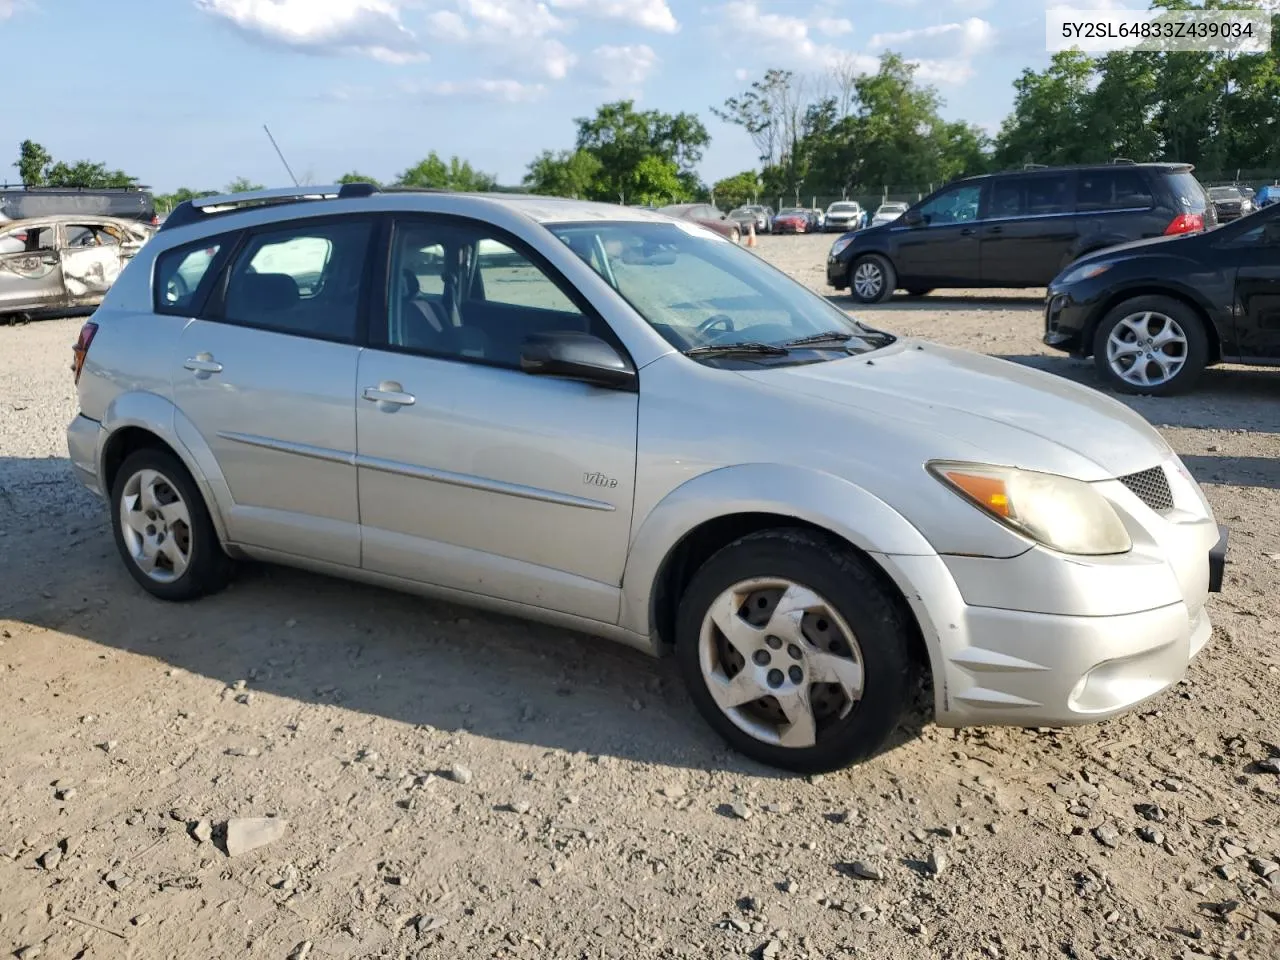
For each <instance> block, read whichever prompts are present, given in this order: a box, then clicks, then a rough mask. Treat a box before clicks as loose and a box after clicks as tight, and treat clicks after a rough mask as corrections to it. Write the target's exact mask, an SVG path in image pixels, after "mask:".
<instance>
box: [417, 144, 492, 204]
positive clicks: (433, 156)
mask: <svg viewBox="0 0 1280 960" xmlns="http://www.w3.org/2000/svg"><path fill="white" fill-rule="evenodd" d="M396 182H397V183H398V184H399V185H400V186H403V187H429V188H431V189H435V190H457V191H462V192H470V193H475V192H481V193H483V192H485V191H488V190H492V189H493V188H494V187H495V186H496V185H497V183H498V179H497V177H494V176H492V175H491V174H488V173H482V172H480V171H478V170H476V169H474V168H473V167H472V166H471V164H470V163H469V162H468V161H466V160H461V159H459V158H458V157H456V156H455V157H450V158H449V160H448V162H447V163H446V162H445V161H444V160H442V159H441V158H440V156H439V154H437V153H436V152H435V151H434V150H432V151H431V153H429V154H428V155H427V156H426V157H425V158H424V159H422V160H420V161H419V162H418V163H417V164H415V165H414V166H412V167H410V168H409V169H408V170H405V171H404V172H403V173H401V174H400V176H399V177H398V178H397V180H396Z"/></svg>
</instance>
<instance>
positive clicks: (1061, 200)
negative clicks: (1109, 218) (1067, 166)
mask: <svg viewBox="0 0 1280 960" xmlns="http://www.w3.org/2000/svg"><path fill="white" fill-rule="evenodd" d="M980 235H981V238H982V241H981V243H982V253H981V257H982V282H983V283H984V284H991V285H994V286H1005V287H1044V286H1048V284H1049V281H1050V280H1052V279H1053V278H1054V277H1056V276H1057V275H1058V273H1059V271H1061V269H1062V268H1063V267H1064V266H1065V265H1066V264H1067V263H1068V262H1069V261H1070V260H1071V257H1072V254H1073V251H1074V248H1075V244H1076V214H1075V173H1074V172H1072V171H1059V172H1054V173H1039V174H1034V175H1029V176H1014V177H994V178H993V179H992V182H991V196H990V198H989V200H988V204H987V216H986V220H985V221H984V222H983V224H982V229H981V234H980Z"/></svg>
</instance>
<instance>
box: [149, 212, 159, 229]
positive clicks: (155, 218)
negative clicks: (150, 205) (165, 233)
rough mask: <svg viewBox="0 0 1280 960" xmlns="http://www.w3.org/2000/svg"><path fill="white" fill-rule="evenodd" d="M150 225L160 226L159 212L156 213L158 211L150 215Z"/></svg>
mask: <svg viewBox="0 0 1280 960" xmlns="http://www.w3.org/2000/svg"><path fill="white" fill-rule="evenodd" d="M151 225H152V226H153V227H158V226H160V214H158V213H153V214H152V215H151Z"/></svg>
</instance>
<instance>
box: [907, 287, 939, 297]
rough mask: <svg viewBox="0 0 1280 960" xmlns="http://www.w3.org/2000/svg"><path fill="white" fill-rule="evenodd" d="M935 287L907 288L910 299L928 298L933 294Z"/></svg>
mask: <svg viewBox="0 0 1280 960" xmlns="http://www.w3.org/2000/svg"><path fill="white" fill-rule="evenodd" d="M933 291H934V288H933V287H907V296H908V297H927V296H928V295H929V294H931V293H933Z"/></svg>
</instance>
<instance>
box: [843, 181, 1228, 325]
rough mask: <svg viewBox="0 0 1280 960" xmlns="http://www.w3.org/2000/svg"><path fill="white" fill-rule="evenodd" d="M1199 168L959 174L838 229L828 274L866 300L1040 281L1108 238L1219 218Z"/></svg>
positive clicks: (1200, 225) (1188, 229) (1198, 226)
mask: <svg viewBox="0 0 1280 960" xmlns="http://www.w3.org/2000/svg"><path fill="white" fill-rule="evenodd" d="M1193 169H1194V168H1193V167H1192V166H1191V165H1190V164H1187V163H1130V162H1116V163H1108V164H1098V165H1092V166H1073V167H1032V168H1028V169H1025V170H1018V171H1011V172H1006V173H992V174H984V175H982V176H977V177H967V178H965V179H963V180H957V181H954V182H953V183H949V184H947V185H946V186H945V187H943V188H942V189H940V190H937V191H935V192H934V193H932V194H930V195H929V196H927V197H925V198H924V199H923V200H921V201H920V202H918V203H916V204H915V205H914V206H912V207H910V208H909V209H908V210H907V212H906V213H904V214H903V215H902V216H901V217H899V218H898V219H897V220H894V221H893V222H892V223H886V224H883V225H881V226H879V227H872V228H870V229H867V230H861V231H859V232H857V233H847V234H845V235H844V236H842V237H841V238H840V239H839V240H837V241H836V242H835V243H834V244H833V245H832V247H831V252H830V253H829V254H828V256H827V283H828V284H829V285H830V286H832V287H834V288H835V289H837V290H844V289H846V288H847V289H848V290H849V292H850V295H851V296H852V297H853V299H855V300H857V301H859V302H860V303H880V302H882V301H884V300H888V299H889V297H891V296H892V295H893V292H894V290H897V289H903V290H906V291H907V293H908V294H910V295H911V296H923V295H924V294H926V293H929V292H930V291H931V290H935V289H937V288H938V287H969V288H973V287H1015V288H1021V287H1043V286H1046V285H1047V284H1048V283H1049V281H1050V280H1052V279H1053V278H1054V277H1056V276H1057V275H1058V274H1059V273H1060V272H1061V271H1062V268H1063V267H1065V266H1066V265H1067V264H1069V263H1070V262H1071V261H1073V260H1075V259H1076V258H1077V257H1080V256H1083V255H1084V254H1086V253H1091V252H1093V251H1095V250H1100V249H1102V248H1103V247H1110V246H1114V245H1115V244H1118V243H1127V242H1129V241H1131V240H1142V239H1145V238H1147V237H1159V236H1172V235H1174V234H1179V233H1193V232H1198V231H1202V230H1210V229H1212V228H1214V227H1215V226H1217V217H1216V215H1215V213H1214V209H1213V204H1211V203H1210V202H1209V200H1208V195H1207V194H1206V193H1205V190H1204V187H1202V186H1201V185H1200V181H1199V180H1197V179H1196V178H1195V176H1194V175H1193V174H1192V170H1193Z"/></svg>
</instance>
